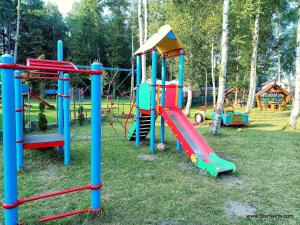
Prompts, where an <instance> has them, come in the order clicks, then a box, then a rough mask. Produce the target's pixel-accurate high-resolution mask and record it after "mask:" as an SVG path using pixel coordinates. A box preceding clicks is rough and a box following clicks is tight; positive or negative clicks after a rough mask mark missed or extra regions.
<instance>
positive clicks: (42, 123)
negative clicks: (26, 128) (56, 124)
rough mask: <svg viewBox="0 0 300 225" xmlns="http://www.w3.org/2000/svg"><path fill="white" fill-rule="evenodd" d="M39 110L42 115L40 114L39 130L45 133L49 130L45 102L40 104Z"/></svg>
mask: <svg viewBox="0 0 300 225" xmlns="http://www.w3.org/2000/svg"><path fill="white" fill-rule="evenodd" d="M39 109H40V113H39V121H38V123H39V129H40V130H42V131H45V130H47V128H48V126H47V125H48V120H47V118H46V115H45V113H44V112H45V104H44V103H43V102H40V104H39Z"/></svg>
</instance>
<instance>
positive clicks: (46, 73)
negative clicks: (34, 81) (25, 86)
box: [29, 71, 58, 76]
mask: <svg viewBox="0 0 300 225" xmlns="http://www.w3.org/2000/svg"><path fill="white" fill-rule="evenodd" d="M29 74H45V75H55V76H58V73H53V72H42V71H29Z"/></svg>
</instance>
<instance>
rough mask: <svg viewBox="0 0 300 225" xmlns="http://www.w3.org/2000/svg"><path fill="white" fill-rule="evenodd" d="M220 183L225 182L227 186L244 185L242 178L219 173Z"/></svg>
mask: <svg viewBox="0 0 300 225" xmlns="http://www.w3.org/2000/svg"><path fill="white" fill-rule="evenodd" d="M219 178H220V180H221V181H222V183H224V184H226V185H227V186H229V187H244V186H245V183H244V181H243V180H240V179H239V178H237V177H235V176H233V175H231V174H221V175H220V176H219Z"/></svg>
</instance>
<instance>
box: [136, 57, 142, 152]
mask: <svg viewBox="0 0 300 225" xmlns="http://www.w3.org/2000/svg"><path fill="white" fill-rule="evenodd" d="M141 73H142V71H141V56H140V55H138V56H137V59H136V96H135V98H136V100H135V108H136V111H135V119H136V120H135V123H136V125H135V147H136V148H139V147H140V83H141Z"/></svg>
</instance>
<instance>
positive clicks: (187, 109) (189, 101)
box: [183, 85, 193, 117]
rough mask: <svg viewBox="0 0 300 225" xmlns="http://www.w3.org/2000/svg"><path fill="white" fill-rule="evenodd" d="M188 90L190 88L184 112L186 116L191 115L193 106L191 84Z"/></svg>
mask: <svg viewBox="0 0 300 225" xmlns="http://www.w3.org/2000/svg"><path fill="white" fill-rule="evenodd" d="M187 90H188V96H187V102H186V105H185V109H184V113H183V114H184V115H185V116H186V117H189V115H190V112H191V107H192V98H193V91H192V87H191V85H188V87H187Z"/></svg>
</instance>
